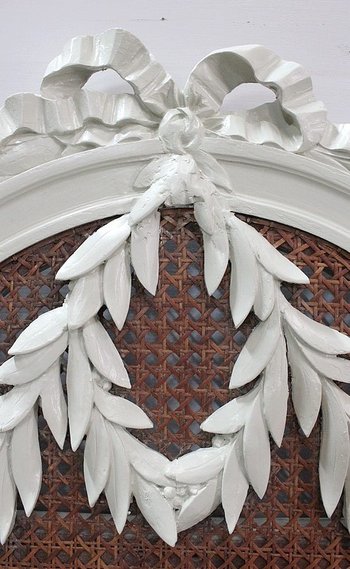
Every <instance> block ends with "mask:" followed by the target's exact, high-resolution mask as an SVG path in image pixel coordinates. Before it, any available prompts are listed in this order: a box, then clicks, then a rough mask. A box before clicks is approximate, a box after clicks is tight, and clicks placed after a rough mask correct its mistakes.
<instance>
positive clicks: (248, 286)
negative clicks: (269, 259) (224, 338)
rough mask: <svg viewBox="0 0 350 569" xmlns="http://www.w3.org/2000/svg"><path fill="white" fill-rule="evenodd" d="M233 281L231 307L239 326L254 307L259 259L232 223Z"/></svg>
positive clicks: (230, 231)
mask: <svg viewBox="0 0 350 569" xmlns="http://www.w3.org/2000/svg"><path fill="white" fill-rule="evenodd" d="M232 218H233V216H232ZM229 239H230V243H231V248H230V261H231V282H230V308H231V314H232V318H233V322H234V324H235V326H236V328H238V327H239V326H240V325H241V324H242V322H244V320H245V319H246V317H247V316H248V314H249V312H250V311H251V309H252V306H253V304H254V300H255V294H256V285H257V278H258V275H257V261H256V258H255V255H254V253H253V251H252V249H251V247H250V245H249V242H248V240H247V238H246V236H245V234H244V233H243V232H242V231H239V228H237V227H236V225H235V224H234V223H232V224H231V225H230V230H229Z"/></svg>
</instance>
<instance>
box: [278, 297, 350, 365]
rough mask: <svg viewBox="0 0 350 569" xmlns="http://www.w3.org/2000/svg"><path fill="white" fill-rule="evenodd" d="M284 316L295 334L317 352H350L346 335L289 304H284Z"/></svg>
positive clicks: (349, 339) (348, 338)
mask: <svg viewBox="0 0 350 569" xmlns="http://www.w3.org/2000/svg"><path fill="white" fill-rule="evenodd" d="M283 314H284V318H285V320H286V321H287V323H288V324H289V326H290V327H291V328H292V330H293V331H294V332H295V334H296V335H297V336H298V337H299V338H300V339H301V340H303V342H305V343H306V344H308V345H309V346H311V347H313V348H315V349H316V350H319V351H320V352H322V353H325V354H333V355H336V354H347V353H349V352H350V337H348V336H345V334H341V333H340V332H338V331H337V330H333V328H329V327H328V326H324V325H323V324H320V323H319V322H315V320H312V319H311V318H309V317H308V316H305V314H302V313H301V312H299V310H296V309H295V308H293V307H292V306H290V304H288V303H287V302H286V303H285V304H284V308H283Z"/></svg>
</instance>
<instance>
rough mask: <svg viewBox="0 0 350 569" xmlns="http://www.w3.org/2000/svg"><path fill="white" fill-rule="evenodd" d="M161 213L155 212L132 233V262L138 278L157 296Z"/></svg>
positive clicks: (134, 228)
mask: <svg viewBox="0 0 350 569" xmlns="http://www.w3.org/2000/svg"><path fill="white" fill-rule="evenodd" d="M159 223H160V213H159V212H158V211H155V212H153V213H152V214H151V215H149V216H148V217H146V218H144V219H143V220H142V221H140V222H139V223H138V224H137V225H136V226H135V227H133V229H132V232H131V262H132V264H133V267H134V269H135V273H136V275H137V278H138V279H139V281H140V282H141V284H143V286H144V287H145V289H146V290H148V292H150V293H151V294H155V292H156V288H157V284H158V273H159Z"/></svg>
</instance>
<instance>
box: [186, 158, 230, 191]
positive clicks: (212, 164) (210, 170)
mask: <svg viewBox="0 0 350 569" xmlns="http://www.w3.org/2000/svg"><path fill="white" fill-rule="evenodd" d="M193 158H194V159H195V161H196V164H197V166H198V167H199V169H200V170H201V171H202V172H203V174H204V175H205V176H207V177H208V178H209V180H210V181H211V182H212V183H213V184H215V186H219V187H220V188H224V189H225V190H227V191H228V192H230V195H232V185H231V181H230V178H229V176H228V174H227V173H226V170H225V169H224V168H223V167H222V166H221V165H220V164H219V162H218V161H217V160H215V158H214V157H213V156H211V154H208V153H207V152H204V151H203V150H197V151H196V152H193Z"/></svg>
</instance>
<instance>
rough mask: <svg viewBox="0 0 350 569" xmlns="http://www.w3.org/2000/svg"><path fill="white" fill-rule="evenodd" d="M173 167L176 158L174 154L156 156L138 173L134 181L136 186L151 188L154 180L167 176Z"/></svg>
mask: <svg viewBox="0 0 350 569" xmlns="http://www.w3.org/2000/svg"><path fill="white" fill-rule="evenodd" d="M173 167H174V159H173V157H172V156H168V155H165V156H160V157H159V158H155V159H154V160H152V161H151V162H149V164H147V166H145V167H144V168H142V170H141V172H139V173H138V175H137V177H136V180H135V181H134V188H140V189H143V188H149V187H150V186H151V185H152V184H154V182H157V180H159V179H161V178H163V177H164V176H167V175H168V173H169V170H171V169H172V168H173Z"/></svg>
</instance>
